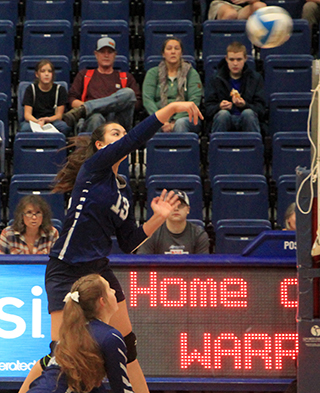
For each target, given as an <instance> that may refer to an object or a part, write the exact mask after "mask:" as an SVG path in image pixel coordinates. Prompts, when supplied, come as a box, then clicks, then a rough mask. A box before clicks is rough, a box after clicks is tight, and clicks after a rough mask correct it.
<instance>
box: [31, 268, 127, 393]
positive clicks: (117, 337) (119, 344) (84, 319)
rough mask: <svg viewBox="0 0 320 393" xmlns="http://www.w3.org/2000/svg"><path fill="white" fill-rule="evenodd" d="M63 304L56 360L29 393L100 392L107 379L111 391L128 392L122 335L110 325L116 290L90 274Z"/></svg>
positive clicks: (115, 306) (115, 302)
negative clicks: (104, 379)
mask: <svg viewBox="0 0 320 393" xmlns="http://www.w3.org/2000/svg"><path fill="white" fill-rule="evenodd" d="M65 302H66V303H65V306H64V311H63V319H62V324H61V328H60V340H59V344H58V345H57V346H56V350H55V357H54V358H52V359H51V361H50V365H49V367H47V368H46V369H45V371H44V372H43V373H42V375H41V377H40V378H38V379H37V380H36V381H35V382H34V383H33V386H32V388H31V389H30V390H29V392H30V393H44V392H47V393H53V392H55V393H65V392H73V391H74V392H78V393H81V392H90V391H92V392H95V393H103V392H106V389H105V388H104V386H103V385H102V380H103V378H105V376H106V375H107V377H108V380H109V383H110V386H111V389H112V391H113V392H117V393H132V386H131V384H130V381H129V378H128V375H127V371H126V346H125V344H124V341H123V337H122V335H121V333H120V332H119V331H118V330H117V329H115V328H114V327H111V326H110V325H109V321H110V318H111V317H112V315H113V314H114V313H115V312H116V311H117V310H118V304H117V299H116V297H115V290H114V289H111V288H110V285H109V283H108V281H106V280H105V279H104V278H102V277H101V276H99V275H98V274H90V275H88V276H85V277H82V278H80V279H79V280H78V281H76V282H75V283H74V284H73V286H72V288H71V292H69V293H68V294H67V296H66V298H65ZM93 389H94V390H93Z"/></svg>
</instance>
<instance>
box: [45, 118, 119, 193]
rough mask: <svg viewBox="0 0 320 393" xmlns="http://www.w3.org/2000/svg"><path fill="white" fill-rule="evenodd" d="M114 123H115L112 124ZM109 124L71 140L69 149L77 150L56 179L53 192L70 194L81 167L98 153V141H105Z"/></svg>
mask: <svg viewBox="0 0 320 393" xmlns="http://www.w3.org/2000/svg"><path fill="white" fill-rule="evenodd" d="M112 123H113V122H112ZM108 124H109V123H104V124H101V126H99V127H98V128H97V129H96V130H94V131H93V133H92V134H91V137H90V136H89V135H81V134H80V135H78V136H76V137H71V138H69V144H68V146H67V148H68V149H70V148H75V150H74V151H73V152H72V153H71V154H70V155H69V156H68V159H67V162H66V163H65V165H64V166H63V167H62V169H61V170H60V171H59V172H58V174H57V176H56V177H55V184H54V187H53V191H52V192H62V193H64V192H68V191H71V190H72V189H73V186H74V183H75V181H76V177H77V174H78V172H79V170H80V168H81V165H82V164H83V163H84V162H85V161H86V160H87V159H88V158H90V157H92V156H93V155H94V153H96V152H97V151H98V149H97V147H96V145H95V143H96V141H103V137H104V134H105V127H106V125H108Z"/></svg>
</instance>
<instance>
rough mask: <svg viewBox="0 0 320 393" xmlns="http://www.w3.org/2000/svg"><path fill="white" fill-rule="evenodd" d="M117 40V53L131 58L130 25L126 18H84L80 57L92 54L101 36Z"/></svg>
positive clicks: (81, 31) (81, 30)
mask: <svg viewBox="0 0 320 393" xmlns="http://www.w3.org/2000/svg"><path fill="white" fill-rule="evenodd" d="M105 36H109V37H111V38H113V39H114V40H115V42H116V48H117V54H118V55H123V56H126V57H127V58H128V59H129V26H128V22H126V21H125V20H83V21H82V23H81V29H80V57H81V56H92V55H93V53H94V50H95V49H96V44H97V41H98V39H99V38H101V37H105Z"/></svg>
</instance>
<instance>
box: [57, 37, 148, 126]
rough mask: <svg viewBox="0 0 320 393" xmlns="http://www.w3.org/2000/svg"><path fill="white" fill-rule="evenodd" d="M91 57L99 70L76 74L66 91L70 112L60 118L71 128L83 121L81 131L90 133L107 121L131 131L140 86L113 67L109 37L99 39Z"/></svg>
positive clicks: (113, 54)
mask: <svg viewBox="0 0 320 393" xmlns="http://www.w3.org/2000/svg"><path fill="white" fill-rule="evenodd" d="M94 54H95V56H96V59H97V63H98V68H96V69H94V70H86V69H84V70H81V71H79V72H78V74H77V75H76V77H75V80H74V82H73V84H72V86H71V88H70V91H69V103H70V105H71V106H72V108H73V109H71V110H70V111H69V112H67V113H65V114H64V116H63V119H64V120H65V121H66V122H67V124H68V125H69V126H70V127H74V126H76V124H77V123H78V121H79V120H80V119H82V118H83V119H85V122H84V124H83V126H82V127H81V129H80V131H85V132H90V133H92V132H93V131H94V130H95V129H97V128H98V127H99V126H100V125H101V124H104V123H105V122H106V121H117V122H119V123H120V124H121V125H122V126H123V127H124V128H125V129H126V130H130V129H131V128H132V123H133V115H134V110H135V109H136V110H139V109H140V108H141V93H140V89H139V86H138V84H137V83H136V81H135V79H134V77H133V75H131V74H130V73H128V72H119V71H116V70H115V69H114V68H113V66H114V62H115V58H116V54H117V52H116V43H115V41H114V40H113V39H112V38H110V37H103V38H100V39H99V40H98V41H97V47H96V50H95V51H94Z"/></svg>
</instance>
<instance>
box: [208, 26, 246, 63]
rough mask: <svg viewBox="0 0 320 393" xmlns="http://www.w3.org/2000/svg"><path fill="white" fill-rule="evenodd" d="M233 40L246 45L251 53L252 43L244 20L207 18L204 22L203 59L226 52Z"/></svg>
mask: <svg viewBox="0 0 320 393" xmlns="http://www.w3.org/2000/svg"><path fill="white" fill-rule="evenodd" d="M233 41H239V42H241V43H243V45H245V47H246V48H247V52H248V54H251V48H252V44H251V42H250V41H249V39H248V37H247V35H246V21H244V20H206V21H205V22H204V23H203V55H202V57H203V60H204V61H205V60H206V58H207V57H208V56H210V55H222V56H224V55H225V54H226V49H227V46H228V45H229V44H231V43H232V42H233Z"/></svg>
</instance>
